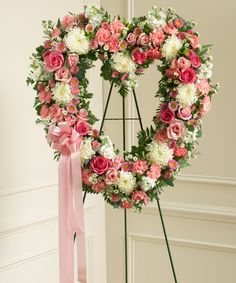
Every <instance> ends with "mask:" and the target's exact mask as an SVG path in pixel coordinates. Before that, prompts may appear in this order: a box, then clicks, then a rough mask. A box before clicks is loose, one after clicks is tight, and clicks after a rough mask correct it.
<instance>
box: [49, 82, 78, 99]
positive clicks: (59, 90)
mask: <svg viewBox="0 0 236 283" xmlns="http://www.w3.org/2000/svg"><path fill="white" fill-rule="evenodd" d="M52 93H53V99H54V100H56V102H58V103H66V102H69V101H70V100H71V99H73V98H74V95H73V94H72V93H71V90H70V87H69V85H68V84H65V83H56V85H55V87H54V88H53V91H52Z"/></svg>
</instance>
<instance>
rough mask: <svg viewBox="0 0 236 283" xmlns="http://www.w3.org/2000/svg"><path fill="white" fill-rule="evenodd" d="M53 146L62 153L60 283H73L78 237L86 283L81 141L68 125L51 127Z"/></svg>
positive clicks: (80, 265) (81, 273)
mask: <svg viewBox="0 0 236 283" xmlns="http://www.w3.org/2000/svg"><path fill="white" fill-rule="evenodd" d="M47 139H48V142H49V143H51V146H52V147H53V148H54V149H56V150H58V151H60V152H61V153H62V155H61V157H60V160H59V168H58V169H59V264H60V283H73V282H74V234H75V233H76V241H77V257H78V280H79V281H80V282H81V283H86V257H85V231H84V211H83V195H82V179H81V164H80V152H79V150H80V147H81V144H82V140H83V139H82V137H81V136H80V135H79V133H78V132H76V131H75V130H74V129H73V128H71V127H70V126H69V125H68V124H67V123H66V122H60V123H58V126H54V125H52V126H50V127H49V130H48V136H47Z"/></svg>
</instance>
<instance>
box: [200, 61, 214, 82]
mask: <svg viewBox="0 0 236 283" xmlns="http://www.w3.org/2000/svg"><path fill="white" fill-rule="evenodd" d="M212 68H213V64H212V63H211V62H206V63H205V64H202V65H201V66H200V68H199V70H198V71H199V74H198V78H199V79H204V78H206V79H210V78H211V77H212Z"/></svg>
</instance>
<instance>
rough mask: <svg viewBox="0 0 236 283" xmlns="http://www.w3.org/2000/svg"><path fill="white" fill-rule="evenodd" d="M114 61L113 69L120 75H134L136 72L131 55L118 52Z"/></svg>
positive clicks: (114, 56) (113, 57)
mask: <svg viewBox="0 0 236 283" xmlns="http://www.w3.org/2000/svg"><path fill="white" fill-rule="evenodd" d="M112 60H113V62H114V65H113V68H114V69H115V70H117V71H118V72H120V73H132V72H133V71H134V70H135V63H134V61H133V60H132V59H131V57H130V56H129V55H126V54H123V53H120V52H118V53H115V54H114V55H113V56H112Z"/></svg>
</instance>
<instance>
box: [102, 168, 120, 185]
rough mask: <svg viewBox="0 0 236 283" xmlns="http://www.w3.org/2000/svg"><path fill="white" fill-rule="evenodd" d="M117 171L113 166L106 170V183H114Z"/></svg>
mask: <svg viewBox="0 0 236 283" xmlns="http://www.w3.org/2000/svg"><path fill="white" fill-rule="evenodd" d="M118 176H119V174H118V171H117V170H116V169H114V168H111V169H108V170H107V172H106V177H105V178H106V179H105V181H106V183H107V184H114V183H115V182H116V181H117V180H118Z"/></svg>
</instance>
